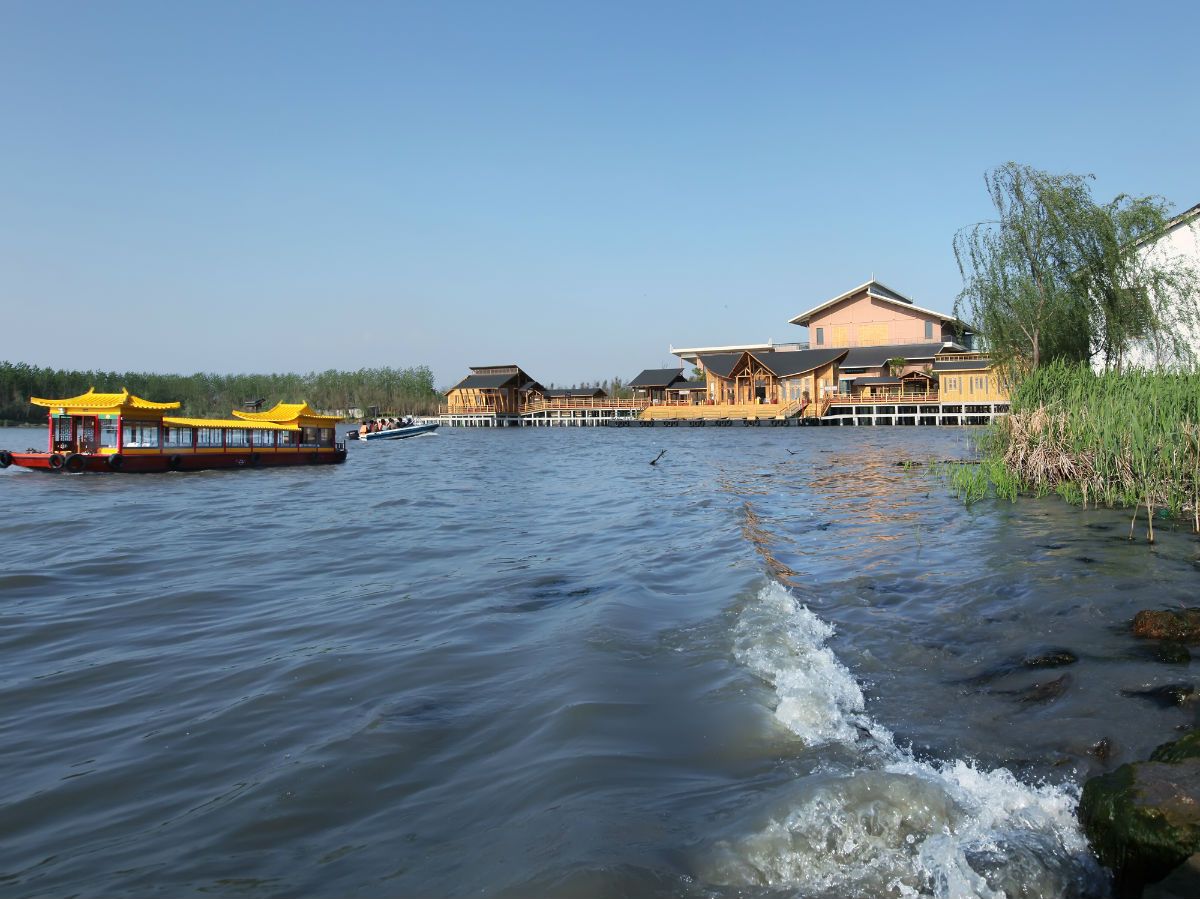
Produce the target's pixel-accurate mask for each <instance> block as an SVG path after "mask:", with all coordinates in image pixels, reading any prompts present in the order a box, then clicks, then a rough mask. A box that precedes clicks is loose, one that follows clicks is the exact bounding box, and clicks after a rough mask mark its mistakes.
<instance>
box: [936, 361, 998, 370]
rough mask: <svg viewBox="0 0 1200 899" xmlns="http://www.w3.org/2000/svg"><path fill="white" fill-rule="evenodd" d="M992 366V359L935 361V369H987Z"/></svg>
mask: <svg viewBox="0 0 1200 899" xmlns="http://www.w3.org/2000/svg"><path fill="white" fill-rule="evenodd" d="M991 367H992V360H991V359H938V360H937V361H936V362H934V363H933V370H934V371H986V370H987V369H989V368H991Z"/></svg>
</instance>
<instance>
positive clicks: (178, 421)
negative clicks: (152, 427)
mask: <svg viewBox="0 0 1200 899" xmlns="http://www.w3.org/2000/svg"><path fill="white" fill-rule="evenodd" d="M163 424H165V425H176V426H178V427H181V428H251V427H253V428H258V429H259V430H260V431H262V430H266V431H299V430H300V427H299V425H288V424H276V423H275V422H272V421H256V422H248V421H243V420H242V419H240V418H177V417H175V416H174V415H169V416H167V417H165V418H163Z"/></svg>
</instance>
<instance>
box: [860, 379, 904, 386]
mask: <svg viewBox="0 0 1200 899" xmlns="http://www.w3.org/2000/svg"><path fill="white" fill-rule="evenodd" d="M854 383H855V384H857V385H858V386H860V387H869V386H871V385H874V384H899V383H900V379H899V378H855V379H854Z"/></svg>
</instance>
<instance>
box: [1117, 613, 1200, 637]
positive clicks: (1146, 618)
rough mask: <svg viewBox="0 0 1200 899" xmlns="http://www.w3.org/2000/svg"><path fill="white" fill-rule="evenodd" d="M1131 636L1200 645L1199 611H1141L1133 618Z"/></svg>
mask: <svg viewBox="0 0 1200 899" xmlns="http://www.w3.org/2000/svg"><path fill="white" fill-rule="evenodd" d="M1133 634H1134V636H1135V637H1146V638H1148V639H1151V640H1175V641H1178V642H1180V643H1200V609H1180V610H1179V611H1171V610H1159V611H1152V610H1150V609H1143V610H1142V611H1140V612H1138V613H1137V614H1136V615H1134V616H1133Z"/></svg>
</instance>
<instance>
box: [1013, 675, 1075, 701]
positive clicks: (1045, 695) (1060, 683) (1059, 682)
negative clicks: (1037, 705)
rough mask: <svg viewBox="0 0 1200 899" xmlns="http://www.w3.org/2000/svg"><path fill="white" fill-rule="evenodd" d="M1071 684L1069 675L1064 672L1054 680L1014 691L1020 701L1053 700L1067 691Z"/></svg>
mask: <svg viewBox="0 0 1200 899" xmlns="http://www.w3.org/2000/svg"><path fill="white" fill-rule="evenodd" d="M1070 686H1071V675H1069V674H1064V675H1063V676H1062V677H1056V678H1055V679H1054V680H1051V681H1045V682H1044V683H1037V684H1032V685H1030V686H1029V687H1026V688H1025V689H1024V690H1017V691H1014V692H1015V693H1016V695H1017V696H1018V697H1019V701H1020V702H1053V701H1054V700H1055V699H1058V697H1060V696H1062V695H1063V694H1064V693H1066V692H1067V689H1068V688H1069V687H1070Z"/></svg>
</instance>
